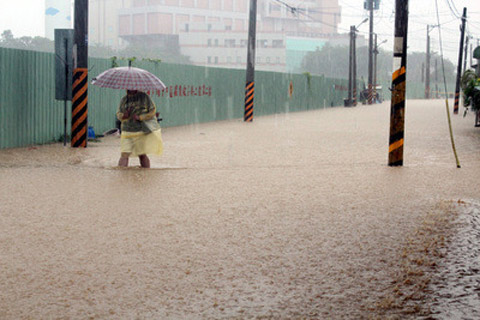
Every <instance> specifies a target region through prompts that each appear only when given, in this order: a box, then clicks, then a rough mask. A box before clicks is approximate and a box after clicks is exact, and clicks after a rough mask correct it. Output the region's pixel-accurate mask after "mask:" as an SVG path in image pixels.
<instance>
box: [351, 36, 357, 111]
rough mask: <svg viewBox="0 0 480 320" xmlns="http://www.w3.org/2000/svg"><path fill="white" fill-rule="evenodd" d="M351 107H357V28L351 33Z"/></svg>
mask: <svg viewBox="0 0 480 320" xmlns="http://www.w3.org/2000/svg"><path fill="white" fill-rule="evenodd" d="M352 59H353V106H356V105H357V28H355V30H354V32H353V57H352Z"/></svg>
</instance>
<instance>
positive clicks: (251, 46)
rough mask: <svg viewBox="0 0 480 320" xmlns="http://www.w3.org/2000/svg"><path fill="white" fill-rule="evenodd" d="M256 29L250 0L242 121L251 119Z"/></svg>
mask: <svg viewBox="0 0 480 320" xmlns="http://www.w3.org/2000/svg"><path fill="white" fill-rule="evenodd" d="M256 29H257V0H250V17H249V25H248V51H247V79H246V84H245V114H244V116H243V121H245V122H252V121H253V96H254V92H255V43H256Z"/></svg>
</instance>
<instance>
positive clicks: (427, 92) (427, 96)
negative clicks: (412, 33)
mask: <svg viewBox="0 0 480 320" xmlns="http://www.w3.org/2000/svg"><path fill="white" fill-rule="evenodd" d="M425 63H426V68H425V99H430V25H428V24H427V61H426V62H425Z"/></svg>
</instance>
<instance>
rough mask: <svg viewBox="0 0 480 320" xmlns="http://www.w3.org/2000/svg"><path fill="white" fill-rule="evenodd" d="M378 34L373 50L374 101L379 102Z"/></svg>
mask: <svg viewBox="0 0 480 320" xmlns="http://www.w3.org/2000/svg"><path fill="white" fill-rule="evenodd" d="M377 55H378V50H377V34H376V33H375V46H374V50H373V103H377Z"/></svg>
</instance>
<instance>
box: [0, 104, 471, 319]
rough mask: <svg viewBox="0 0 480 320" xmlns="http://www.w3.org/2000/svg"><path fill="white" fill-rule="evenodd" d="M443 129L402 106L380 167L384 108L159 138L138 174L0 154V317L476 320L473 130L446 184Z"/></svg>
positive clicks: (113, 154)
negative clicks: (398, 131) (399, 159)
mask: <svg viewBox="0 0 480 320" xmlns="http://www.w3.org/2000/svg"><path fill="white" fill-rule="evenodd" d="M160 109H161V106H160ZM445 112H446V111H445V105H444V101H440V100H434V101H427V102H425V101H421V100H418V101H408V102H407V106H406V135H405V154H404V159H405V160H404V167H397V168H390V167H388V166H387V157H388V153H387V152H388V134H389V132H388V131H389V121H390V104H389V102H387V103H384V104H380V105H372V106H361V105H359V106H358V107H356V108H343V107H341V108H327V109H324V110H317V111H309V112H301V113H291V114H279V115H272V116H267V117H256V118H255V119H254V122H253V123H244V122H242V121H240V120H232V121H224V122H219V123H208V124H197V125H192V126H187V127H175V128H165V129H163V139H164V143H165V145H164V148H165V151H164V155H163V156H162V157H160V158H153V157H152V158H151V161H152V169H150V170H143V169H139V168H135V167H130V168H128V169H118V168H116V164H117V161H118V157H119V144H120V141H119V140H120V139H119V138H118V137H106V138H102V139H101V142H90V143H89V147H88V148H87V149H83V150H81V149H71V148H69V147H63V145H61V144H55V145H47V146H38V147H31V148H22V149H9V150H0V318H2V319H28V318H65V319H79V318H81V319H85V318H93V319H105V318H107V319H109V318H111V319H118V318H126V319H137V318H138V319H186V318H188V319H196V318H200V319H201V318H209V319H211V318H214V319H219V318H223V319H224V318H227V319H230V318H241V319H244V318H246V319H251V318H274V319H292V318H301V319H305V318H306V319H326V318H328V319H362V318H366V319H370V318H372V319H375V318H381V319H384V318H392V319H396V318H398V319H408V318H412V319H413V318H415V319H417V318H421V317H424V318H428V317H433V318H435V319H436V318H439V319H440V318H443V319H451V318H454V317H457V316H458V317H461V316H463V317H466V318H470V319H471V318H476V317H478V315H479V314H480V303H479V301H480V299H479V294H480V291H479V290H480V277H479V272H480V271H479V269H480V266H479V259H478V258H479V248H478V240H479V237H480V226H479V224H480V221H479V220H480V218H479V208H480V197H479V193H478V187H479V185H480V183H479V181H480V128H474V116H473V115H472V114H469V115H467V117H466V118H463V117H462V116H461V115H456V116H452V121H453V125H454V134H455V139H456V140H455V142H456V146H457V151H458V155H459V158H460V163H461V165H462V168H461V169H457V168H456V164H455V159H454V156H453V153H452V149H451V145H450V138H449V135H448V126H447V118H446V114H445ZM131 165H133V166H138V159H132V161H131Z"/></svg>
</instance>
